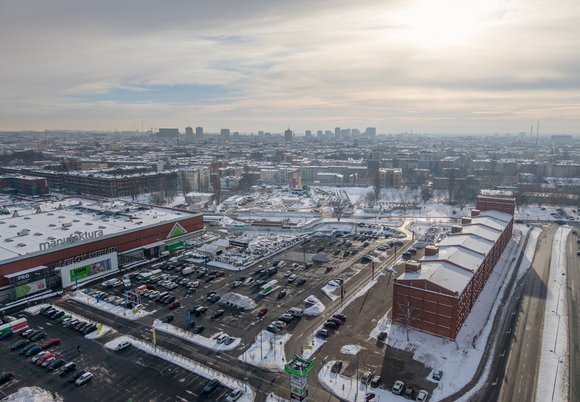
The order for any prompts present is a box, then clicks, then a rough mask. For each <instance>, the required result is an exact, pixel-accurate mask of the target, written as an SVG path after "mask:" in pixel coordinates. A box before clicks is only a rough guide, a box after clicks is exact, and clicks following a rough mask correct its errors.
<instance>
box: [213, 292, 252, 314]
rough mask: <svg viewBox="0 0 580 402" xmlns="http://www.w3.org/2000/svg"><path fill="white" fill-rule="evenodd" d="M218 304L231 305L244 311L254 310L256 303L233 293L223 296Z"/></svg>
mask: <svg viewBox="0 0 580 402" xmlns="http://www.w3.org/2000/svg"><path fill="white" fill-rule="evenodd" d="M220 304H233V305H234V306H236V307H238V308H241V309H244V310H251V309H253V308H256V303H255V302H254V301H253V300H252V299H250V298H249V297H248V296H244V295H241V294H239V293H235V292H229V293H226V294H225V295H223V296H222V297H221V299H220Z"/></svg>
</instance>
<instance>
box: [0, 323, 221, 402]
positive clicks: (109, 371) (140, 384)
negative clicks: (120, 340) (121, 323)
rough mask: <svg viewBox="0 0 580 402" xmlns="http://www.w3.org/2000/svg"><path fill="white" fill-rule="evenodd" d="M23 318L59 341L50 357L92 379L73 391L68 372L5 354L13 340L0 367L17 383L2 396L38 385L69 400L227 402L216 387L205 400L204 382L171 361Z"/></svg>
mask: <svg viewBox="0 0 580 402" xmlns="http://www.w3.org/2000/svg"><path fill="white" fill-rule="evenodd" d="M27 318H28V320H29V326H30V327H31V328H37V329H41V330H43V331H44V332H46V333H47V337H48V338H60V339H61V344H60V345H58V346H56V347H52V348H50V351H51V352H53V353H54V354H55V355H56V356H57V357H59V358H63V359H65V360H66V361H67V362H71V361H72V362H74V363H76V365H77V368H76V370H80V369H83V370H87V371H90V372H91V373H93V375H94V377H93V378H92V379H91V380H90V381H89V382H88V383H86V384H85V385H83V386H76V385H74V384H72V383H69V382H67V380H68V379H70V378H71V377H72V375H73V374H72V373H71V374H68V375H67V376H65V377H60V376H59V375H58V369H57V370H54V371H48V370H47V369H45V368H41V367H37V366H36V365H34V364H32V363H31V362H30V358H26V357H24V356H22V355H20V353H19V351H10V350H9V348H10V345H11V344H12V343H13V342H15V341H17V340H20V339H23V338H22V337H21V336H19V335H14V336H13V337H11V338H9V339H7V340H5V341H3V342H2V343H0V350H2V353H1V356H0V366H2V367H3V369H9V370H10V371H12V372H14V374H15V380H13V381H11V382H9V383H7V384H5V385H3V386H2V387H0V390H1V392H2V393H3V395H7V394H10V393H12V392H15V391H16V390H17V389H18V388H20V387H24V386H39V387H42V388H44V389H47V390H50V391H51V392H56V393H58V394H59V395H61V396H62V397H63V398H64V400H70V401H82V400H95V401H127V400H129V399H131V398H132V399H133V400H134V401H141V400H155V401H175V400H184V401H185V400H187V401H192V400H196V401H214V400H215V401H220V400H225V399H226V396H227V393H228V392H229V390H228V389H227V388H225V387H220V388H219V389H218V390H216V391H214V392H213V393H211V394H210V395H208V396H203V395H202V393H201V390H202V388H203V386H204V385H205V383H206V382H207V380H206V379H205V378H202V377H200V376H197V375H195V374H193V373H191V372H189V371H187V370H184V369H181V368H180V367H177V366H175V365H173V364H171V363H169V362H166V361H164V360H161V359H159V358H157V357H155V356H152V355H149V354H147V353H145V352H141V351H139V350H138V349H136V348H132V347H129V348H128V349H125V350H123V351H120V352H113V351H109V350H107V349H105V348H104V347H103V345H102V343H101V342H96V341H92V340H89V339H85V338H84V337H83V336H82V335H81V334H79V333H78V332H76V331H73V330H72V329H70V328H65V327H63V326H62V325H61V323H60V322H59V321H53V320H51V319H49V318H48V317H45V316H43V315H36V316H32V315H27ZM106 340H107V339H103V342H105V341H106ZM99 341H101V340H99ZM77 348H78V349H77ZM79 350H80V353H79Z"/></svg>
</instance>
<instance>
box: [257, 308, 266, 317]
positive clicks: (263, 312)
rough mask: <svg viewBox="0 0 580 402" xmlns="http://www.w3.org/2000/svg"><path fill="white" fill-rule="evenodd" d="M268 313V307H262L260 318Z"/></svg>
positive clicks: (259, 313) (259, 312)
mask: <svg viewBox="0 0 580 402" xmlns="http://www.w3.org/2000/svg"><path fill="white" fill-rule="evenodd" d="M266 313H268V309H267V308H266V307H262V308H261V309H260V311H258V317H263V316H265V315H266Z"/></svg>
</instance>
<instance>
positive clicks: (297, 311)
mask: <svg viewBox="0 0 580 402" xmlns="http://www.w3.org/2000/svg"><path fill="white" fill-rule="evenodd" d="M288 312H289V313H290V314H292V315H293V316H294V317H302V316H303V315H304V309H301V308H298V307H292V308H291V309H290V310H288Z"/></svg>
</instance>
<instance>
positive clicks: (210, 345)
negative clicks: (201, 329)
mask: <svg viewBox="0 0 580 402" xmlns="http://www.w3.org/2000/svg"><path fill="white" fill-rule="evenodd" d="M153 326H154V327H155V328H156V329H157V330H159V331H162V332H165V333H167V334H170V335H173V336H175V337H177V338H179V339H183V340H184V341H187V342H191V343H195V344H196V345H199V346H202V347H204V348H207V349H211V350H216V351H218V352H225V351H228V350H233V349H235V348H237V347H238V346H239V345H240V343H241V342H242V338H234V339H235V340H234V341H233V342H232V343H231V344H229V345H226V344H224V343H218V342H217V340H216V339H215V338H217V337H218V336H220V335H222V334H224V333H223V332H219V333H217V334H215V335H214V337H213V338H206V337H205V336H202V335H196V334H194V333H192V332H189V331H186V330H184V329H181V328H178V327H176V326H174V325H171V324H166V323H164V322H161V321H159V320H155V321H153Z"/></svg>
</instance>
